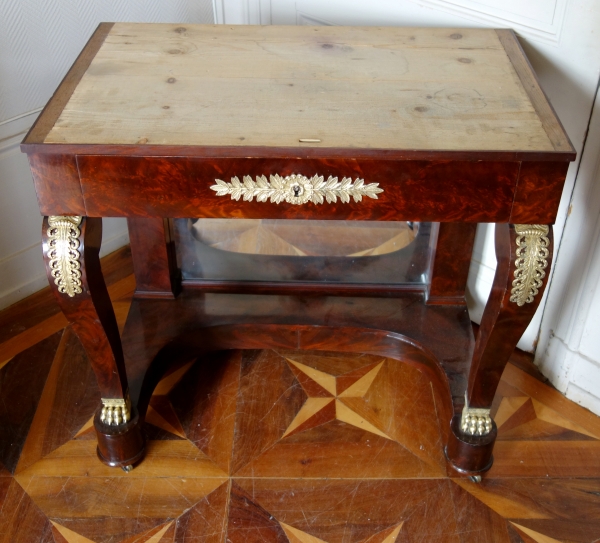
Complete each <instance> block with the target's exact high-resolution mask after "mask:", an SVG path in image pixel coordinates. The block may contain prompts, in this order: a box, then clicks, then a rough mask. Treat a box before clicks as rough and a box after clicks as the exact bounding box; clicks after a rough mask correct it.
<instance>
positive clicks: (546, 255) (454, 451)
mask: <svg viewBox="0 0 600 543" xmlns="http://www.w3.org/2000/svg"><path fill="white" fill-rule="evenodd" d="M496 259H497V262H498V266H497V268H496V275H495V277H494V284H493V286H492V291H491V293H490V297H489V299H488V302H487V304H486V306H485V310H484V313H483V317H482V319H481V325H480V327H479V332H478V334H477V339H476V343H475V350H474V353H473V358H472V360H471V366H470V370H469V380H468V387H467V390H466V391H465V403H464V406H457V407H458V411H461V413H460V414H456V415H455V416H454V418H453V420H452V432H451V437H450V441H449V443H448V448H447V455H448V459H449V460H450V462H451V463H452V465H453V466H454V467H455V468H456V469H457V470H458V471H460V472H463V473H467V474H470V475H477V474H481V473H484V472H485V471H487V470H488V469H490V467H491V466H492V461H493V457H492V449H493V447H494V441H495V440H496V434H497V429H496V425H495V423H494V421H493V420H492V418H491V416H490V409H491V406H492V401H493V400H494V395H495V394H496V389H497V388H498V383H499V382H500V378H501V377H502V372H503V371H504V368H505V366H506V364H507V362H508V359H509V357H510V355H511V354H512V352H513V351H514V349H515V347H516V346H517V342H518V341H519V339H520V338H521V336H522V335H523V332H524V331H525V329H526V328H527V326H528V325H529V323H530V322H531V319H532V318H533V315H534V314H535V311H536V309H537V308H538V306H539V304H540V301H541V299H542V295H543V293H544V289H545V288H546V282H547V280H548V272H549V268H550V263H551V262H552V227H551V226H548V225H542V224H532V225H526V224H525V225H522V224H515V225H512V224H497V225H496ZM455 412H457V410H455Z"/></svg>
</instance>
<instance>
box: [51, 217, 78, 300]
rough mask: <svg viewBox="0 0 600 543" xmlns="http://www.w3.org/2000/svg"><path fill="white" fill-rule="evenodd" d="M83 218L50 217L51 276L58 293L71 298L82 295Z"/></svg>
mask: <svg viewBox="0 0 600 543" xmlns="http://www.w3.org/2000/svg"><path fill="white" fill-rule="evenodd" d="M80 224H81V217H79V216H75V217H60V216H50V217H48V230H47V235H48V260H49V264H48V265H49V267H50V275H51V276H52V277H53V279H54V283H55V284H56V286H57V287H58V292H60V293H61V294H67V295H68V296H70V297H73V296H75V295H76V294H81V292H82V288H81V264H80V263H79V257H80V256H81V255H80V254H79V236H80V235H81V231H80V230H79V225H80Z"/></svg>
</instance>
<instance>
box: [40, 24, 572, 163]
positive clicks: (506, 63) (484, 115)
mask: <svg viewBox="0 0 600 543" xmlns="http://www.w3.org/2000/svg"><path fill="white" fill-rule="evenodd" d="M503 44H504V46H506V47H507V51H508V52H509V55H510V57H511V58H510V59H509V56H507V51H505V47H504V46H503ZM517 46H518V44H517ZM515 55H516V57H518V58H520V56H519V55H520V54H519V53H518V52H517V50H516V48H515V46H514V44H513V46H512V49H510V50H509V49H508V46H507V38H506V35H505V34H503V33H502V32H500V33H499V34H496V32H495V31H493V30H482V29H448V28H443V29H431V28H428V29H416V28H388V27H386V28H377V29H374V28H370V29H364V28H352V29H347V28H336V27H305V26H298V27H290V26H285V27H278V26H269V27H266V28H265V27H261V28H260V29H259V28H258V27H252V26H235V27H227V26H201V25H185V27H182V26H181V25H173V24H160V25H148V24H130V23H117V24H115V25H114V26H113V27H112V28H111V30H110V32H109V34H108V35H107V36H106V39H105V40H104V43H103V44H102V46H101V47H100V49H99V51H98V52H97V54H96V56H95V58H94V59H93V61H92V62H91V64H90V66H89V68H88V69H87V71H86V72H85V74H84V75H83V77H82V78H81V81H80V82H79V85H78V86H77V88H76V89H75V90H74V92H73V94H72V96H71V97H70V100H69V102H68V103H67V104H66V106H65V108H64V110H63V111H62V113H61V115H60V117H59V118H58V119H57V120H56V123H55V124H54V126H53V127H52V129H51V130H50V131H49V133H48V135H47V136H46V138H45V140H44V142H45V143H77V144H131V145H136V144H139V145H153V144H154V145H192V146H210V147H220V146H233V147H247V146H270V147H290V148H297V149H298V150H299V151H300V150H301V149H305V148H307V147H325V148H339V149H342V148H346V149H347V148H354V149H396V150H398V149H405V150H419V149H427V150H456V151H460V150H491V151H554V150H559V151H566V150H571V147H570V144H568V139H567V138H566V136H565V135H564V134H563V133H562V128H561V127H560V125H559V124H557V123H558V121H553V120H552V118H554V115H553V113H552V111H551V107H550V106H549V105H548V104H547V102H546V99H545V97H544V96H543V94H539V92H538V91H537V90H536V88H533V87H532V86H531V84H530V82H529V80H530V79H531V77H533V76H530V72H531V70H530V68H529V67H528V66H527V65H526V64H525V62H526V61H523V63H521V64H518V63H517V71H515V67H513V64H512V63H511V60H513V62H515V58H516V57H515ZM521 56H522V55H521ZM517 60H518V59H517ZM100 80H101V81H102V85H99V84H98V82H99V81H100ZM532 88H533V90H532ZM148 89H151V92H148ZM540 92H541V91H540ZM532 93H533V94H532ZM305 138H308V139H318V140H320V142H319V143H317V142H312V143H300V142H299V140H300V139H305ZM300 152H301V151H300Z"/></svg>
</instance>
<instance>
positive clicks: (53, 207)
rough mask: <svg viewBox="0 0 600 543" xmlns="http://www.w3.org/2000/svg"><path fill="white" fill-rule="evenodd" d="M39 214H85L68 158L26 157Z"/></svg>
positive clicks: (73, 165) (74, 164) (73, 167)
mask: <svg viewBox="0 0 600 543" xmlns="http://www.w3.org/2000/svg"><path fill="white" fill-rule="evenodd" d="M29 165H30V167H31V174H32V175H33V183H34V185H35V192H36V195H37V199H38V204H39V206H40V212H41V214H42V215H86V214H87V213H86V211H85V204H84V202H83V195H82V194H81V186H80V184H79V172H78V171H77V162H76V160H75V157H74V156H72V155H56V154H45V153H35V154H31V155H29Z"/></svg>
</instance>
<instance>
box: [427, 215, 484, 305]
mask: <svg viewBox="0 0 600 543" xmlns="http://www.w3.org/2000/svg"><path fill="white" fill-rule="evenodd" d="M476 229H477V225H475V224H464V223H441V224H440V226H439V232H438V234H437V241H436V243H435V253H434V255H433V261H432V263H431V272H430V275H429V276H430V282H429V292H428V297H427V303H447V304H448V303H449V304H451V303H457V302H458V303H462V302H463V301H464V296H465V289H466V286H467V277H468V275H469V267H470V265H471V254H472V253H473V243H474V241H475V232H476Z"/></svg>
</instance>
